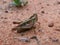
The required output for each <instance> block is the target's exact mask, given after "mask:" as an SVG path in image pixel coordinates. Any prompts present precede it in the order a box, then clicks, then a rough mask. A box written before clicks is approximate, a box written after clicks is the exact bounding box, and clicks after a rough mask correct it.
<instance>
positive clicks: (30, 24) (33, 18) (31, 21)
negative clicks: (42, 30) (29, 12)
mask: <svg viewBox="0 0 60 45" xmlns="http://www.w3.org/2000/svg"><path fill="white" fill-rule="evenodd" d="M37 20H38V19H37V15H36V14H34V15H33V16H31V17H30V18H29V19H28V20H25V21H23V22H21V23H20V25H19V26H20V27H21V28H31V27H33V25H34V24H35V22H36V21H37ZM19 26H18V27H19Z"/></svg>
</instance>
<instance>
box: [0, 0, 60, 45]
mask: <svg viewBox="0 0 60 45" xmlns="http://www.w3.org/2000/svg"><path fill="white" fill-rule="evenodd" d="M9 2H11V0H0V45H60V0H28V5H26V6H24V7H22V8H20V7H19V8H17V7H8V6H9V5H8V4H9ZM34 13H37V15H38V22H39V23H40V25H39V24H38V23H37V24H36V29H32V30H29V31H27V32H24V33H20V34H19V33H15V32H12V28H13V27H15V26H17V25H18V24H13V22H14V21H17V22H19V21H22V20H24V19H27V18H29V17H30V16H31V15H33V14H34ZM33 36H36V37H37V39H38V41H37V40H35V39H30V42H24V41H21V40H19V39H15V37H19V38H30V37H33Z"/></svg>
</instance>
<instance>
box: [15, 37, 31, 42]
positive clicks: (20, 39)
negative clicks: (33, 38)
mask: <svg viewBox="0 0 60 45" xmlns="http://www.w3.org/2000/svg"><path fill="white" fill-rule="evenodd" d="M15 39H18V40H19V41H22V42H30V39H29V38H20V37H15Z"/></svg>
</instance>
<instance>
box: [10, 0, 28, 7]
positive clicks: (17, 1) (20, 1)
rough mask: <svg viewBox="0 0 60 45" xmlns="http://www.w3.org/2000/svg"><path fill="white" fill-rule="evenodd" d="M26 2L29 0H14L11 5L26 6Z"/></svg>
mask: <svg viewBox="0 0 60 45" xmlns="http://www.w3.org/2000/svg"><path fill="white" fill-rule="evenodd" d="M26 4H28V1H27V0H13V1H12V2H11V4H10V5H13V6H17V7H19V6H25V5H26Z"/></svg>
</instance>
